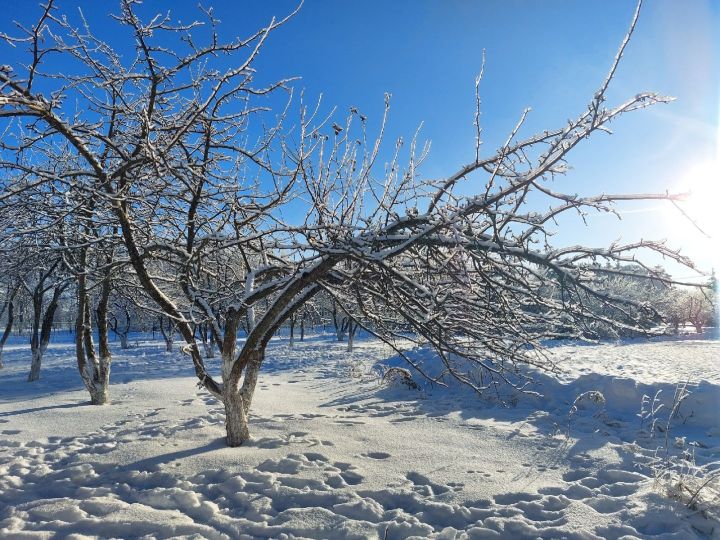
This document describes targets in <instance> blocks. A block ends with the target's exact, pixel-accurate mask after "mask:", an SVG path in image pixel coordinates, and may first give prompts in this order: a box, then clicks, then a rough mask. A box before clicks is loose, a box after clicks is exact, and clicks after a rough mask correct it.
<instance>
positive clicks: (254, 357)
mask: <svg viewBox="0 0 720 540" xmlns="http://www.w3.org/2000/svg"><path fill="white" fill-rule="evenodd" d="M243 356H244V357H241V358H240V359H239V360H238V361H239V362H241V363H246V367H245V370H244V378H243V382H242V385H240V381H239V380H233V379H232V378H230V377H229V378H228V380H227V381H224V383H225V384H223V402H224V405H225V431H226V441H227V445H228V446H230V447H236V446H240V445H242V444H243V443H244V442H245V441H247V440H248V439H250V425H249V413H250V405H252V399H253V395H254V394H255V387H256V386H257V380H258V374H259V373H260V366H261V364H262V361H263V357H264V356H265V352H264V350H263V351H258V350H253V351H248V352H245V353H243ZM223 376H225V373H224V372H223Z"/></svg>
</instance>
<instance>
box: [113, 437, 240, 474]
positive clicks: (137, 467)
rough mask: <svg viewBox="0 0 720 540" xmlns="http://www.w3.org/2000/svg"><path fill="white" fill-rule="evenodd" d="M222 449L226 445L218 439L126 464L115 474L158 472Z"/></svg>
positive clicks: (222, 440) (221, 439)
mask: <svg viewBox="0 0 720 540" xmlns="http://www.w3.org/2000/svg"><path fill="white" fill-rule="evenodd" d="M224 448H227V445H226V444H225V439H224V438H223V437H219V438H217V439H214V440H212V441H210V442H208V443H207V444H204V445H202V446H197V447H194V448H186V449H185V450H176V451H174V452H168V453H167V454H160V455H157V456H151V457H149V458H145V459H141V460H138V461H135V462H133V463H128V464H127V465H123V466H121V467H117V468H116V469H115V472H121V473H123V472H136V471H137V472H140V471H146V472H158V471H160V467H161V466H162V465H167V464H169V463H172V462H173V461H177V460H180V459H185V458H188V457H193V456H199V455H201V454H206V453H208V452H213V451H215V450H222V449H224Z"/></svg>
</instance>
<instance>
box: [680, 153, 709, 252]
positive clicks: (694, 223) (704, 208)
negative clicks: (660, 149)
mask: <svg viewBox="0 0 720 540" xmlns="http://www.w3.org/2000/svg"><path fill="white" fill-rule="evenodd" d="M678 191H679V192H680V193H684V194H685V196H684V197H683V199H682V200H681V201H678V202H677V206H678V208H679V209H680V211H678V210H676V211H675V213H676V214H678V215H679V218H678V225H679V226H681V228H682V229H683V230H685V229H687V228H688V226H689V227H690V228H693V229H695V234H702V235H704V236H706V237H710V238H711V239H713V240H715V241H717V240H718V233H719V232H720V231H719V230H718V224H719V223H720V216H719V215H718V214H719V212H720V208H718V204H719V203H720V163H718V162H706V163H703V164H700V165H697V166H695V167H693V168H692V169H690V170H689V171H688V173H687V175H686V176H685V178H684V179H683V181H682V183H681V184H680V185H679V189H678ZM683 214H684V215H683ZM698 229H700V231H702V232H700V231H698Z"/></svg>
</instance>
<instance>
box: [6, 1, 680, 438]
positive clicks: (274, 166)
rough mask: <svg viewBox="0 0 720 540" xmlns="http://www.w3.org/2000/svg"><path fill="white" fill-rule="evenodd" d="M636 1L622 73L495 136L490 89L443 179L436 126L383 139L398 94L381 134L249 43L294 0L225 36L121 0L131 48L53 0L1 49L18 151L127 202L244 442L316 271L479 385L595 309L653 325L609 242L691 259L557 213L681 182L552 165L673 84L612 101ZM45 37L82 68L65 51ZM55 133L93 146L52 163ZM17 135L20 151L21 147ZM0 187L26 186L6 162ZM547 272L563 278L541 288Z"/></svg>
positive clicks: (628, 254)
mask: <svg viewBox="0 0 720 540" xmlns="http://www.w3.org/2000/svg"><path fill="white" fill-rule="evenodd" d="M638 12H639V6H638V11H637V12H636V14H635V17H634V19H633V22H632V25H631V28H630V31H629V32H628V34H627V36H626V38H625V39H624V41H623V43H622V45H621V47H620V50H619V52H618V54H617V55H616V57H615V59H614V61H613V62H612V64H611V68H610V71H609V73H608V75H607V77H606V78H605V79H604V80H603V81H602V82H601V84H600V86H599V87H598V89H597V91H596V92H595V93H594V94H593V96H592V97H591V99H590V100H589V103H588V105H587V107H585V108H584V109H583V110H581V111H580V112H579V114H577V115H576V116H575V117H574V118H572V119H570V120H568V121H565V122H561V125H560V126H559V127H557V128H554V129H550V130H546V131H541V132H539V133H537V134H535V135H531V136H522V137H521V136H520V133H521V130H522V129H523V125H524V122H525V119H526V117H527V115H528V113H529V111H525V112H524V113H523V114H522V115H521V117H520V120H519V121H518V122H517V125H516V126H515V128H514V129H512V130H511V131H510V133H509V135H508V136H507V138H506V140H505V143H504V144H503V145H502V146H500V148H498V149H497V150H495V151H493V152H487V153H485V152H481V150H482V146H481V136H482V130H481V126H480V123H479V118H480V115H479V111H478V112H477V114H476V115H475V122H476V127H477V140H476V149H475V152H474V154H473V155H471V156H469V160H468V162H467V163H466V164H464V165H460V166H458V167H457V169H456V170H455V171H454V172H451V173H450V174H448V175H447V176H445V177H444V178H439V179H438V178H432V179H427V178H425V177H423V175H422V173H421V165H422V163H423V161H424V159H425V157H426V156H427V150H428V148H427V146H422V147H418V142H417V135H416V136H415V137H413V138H412V139H411V141H410V143H409V144H407V145H406V144H404V143H403V141H402V140H399V141H397V143H396V144H395V150H394V151H391V152H390V154H391V156H390V158H389V159H387V160H386V159H384V158H381V156H382V155H384V152H385V148H386V146H385V143H384V142H383V139H384V131H385V125H386V121H387V118H388V113H389V108H390V99H389V96H388V97H386V103H385V112H384V114H383V115H382V119H381V122H380V130H379V132H378V133H377V135H375V136H370V135H368V131H369V127H368V123H367V119H366V117H365V115H363V114H361V113H360V112H359V111H358V110H357V109H355V108H351V109H350V112H349V115H348V116H347V118H346V119H345V120H344V121H343V120H338V119H335V118H334V117H332V116H331V115H323V114H322V112H321V109H320V107H319V106H308V105H307V104H306V103H305V102H304V101H303V100H302V99H300V100H297V101H293V100H291V99H290V98H291V97H292V90H291V87H290V81H286V80H281V81H276V82H273V83H265V84H263V83H259V82H258V81H257V79H256V73H255V69H254V67H253V66H254V61H255V59H256V57H257V55H258V54H259V51H260V50H261V48H262V47H263V44H264V43H265V41H266V40H267V39H268V37H269V36H270V35H271V34H272V33H273V31H274V30H275V29H276V28H278V27H279V26H281V25H282V24H284V23H285V22H286V21H287V20H288V19H287V18H285V19H282V20H279V21H276V20H271V21H270V22H269V23H268V24H267V26H265V27H264V28H261V29H260V30H259V31H258V32H256V33H255V34H253V35H251V36H249V37H248V38H246V39H233V40H230V41H227V42H225V41H223V40H222V39H221V38H220V37H219V36H218V31H217V29H216V25H217V21H216V20H214V19H213V17H212V13H211V12H205V21H204V24H205V25H206V27H207V28H209V32H208V31H207V30H206V31H204V32H203V33H202V34H200V33H198V32H197V31H196V30H197V28H198V24H187V25H177V24H174V23H172V19H171V18H170V17H169V16H163V15H159V16H156V17H154V18H151V19H149V20H143V19H142V18H141V17H140V16H139V15H138V2H137V1H135V0H121V1H120V11H119V13H118V14H117V15H116V16H115V17H114V21H115V23H117V24H118V25H119V26H120V31H121V32H124V35H126V36H127V37H128V40H129V42H130V43H131V46H132V51H133V52H132V53H131V54H128V51H126V50H125V51H123V53H121V52H118V51H116V50H114V49H113V48H112V47H111V46H110V45H109V44H108V43H107V42H106V41H103V40H102V39H101V37H99V36H96V35H95V34H93V33H92V31H91V29H90V28H88V27H87V25H85V24H84V21H79V22H78V26H77V27H76V26H74V25H73V23H72V22H71V20H70V19H66V18H63V17H61V16H59V14H58V13H57V12H56V9H55V5H54V2H53V1H52V0H49V1H48V3H47V4H46V7H44V8H43V12H42V15H41V17H40V19H39V21H38V22H37V23H36V24H34V25H32V26H28V30H27V31H26V32H25V33H24V34H22V35H19V36H17V37H12V36H4V39H5V41H6V42H8V43H10V44H11V45H14V46H24V47H27V48H28V49H29V56H28V62H27V64H26V65H17V66H3V67H2V69H0V118H3V119H5V121H6V122H7V123H8V126H7V127H6V130H5V133H6V134H8V135H6V137H5V138H4V139H3V141H2V143H0V151H2V153H3V156H5V157H4V159H3V161H2V169H3V170H4V171H5V174H6V175H7V176H8V177H11V176H12V175H25V176H26V177H27V180H26V182H30V183H47V182H60V183H63V184H66V185H71V186H73V188H74V189H77V190H80V191H82V192H84V193H87V194H89V196H91V197H92V198H93V200H94V209H95V210H93V211H97V212H99V213H100V214H101V215H103V216H105V215H106V213H107V215H112V220H113V222H114V223H115V224H116V226H117V227H118V231H119V234H120V236H121V238H122V242H123V246H124V249H125V250H126V252H127V258H128V261H129V264H130V265H131V267H132V269H133V270H134V273H135V275H136V279H137V280H138V282H139V283H140V285H141V286H142V288H143V290H144V292H145V294H146V295H147V296H148V297H149V298H150V299H151V300H152V301H153V302H154V303H155V304H156V307H157V309H158V310H159V311H160V312H162V313H163V315H164V317H165V318H166V319H167V320H169V321H172V323H173V324H174V325H175V326H176V328H177V331H178V333H179V334H180V335H181V337H182V339H183V340H184V341H185V344H186V345H185V347H184V351H185V352H187V354H189V355H190V357H191V359H192V362H193V365H194V368H195V372H196V374H197V377H198V379H199V381H200V384H201V385H202V386H204V387H205V388H206V389H207V390H208V391H209V392H210V393H211V394H212V395H214V396H215V397H217V398H218V399H219V400H220V401H221V402H222V403H223V404H224V407H225V414H226V428H227V442H228V444H229V445H230V446H237V445H240V444H242V443H243V442H244V441H246V440H247V439H248V437H249V428H248V415H249V411H250V405H251V403H252V399H253V394H254V391H255V386H256V383H257V380H258V374H259V372H260V370H261V368H262V365H263V361H264V359H265V350H266V347H267V345H268V342H269V340H270V338H271V337H272V336H273V334H274V333H275V332H276V331H277V330H278V329H279V328H280V327H281V326H282V325H284V324H286V323H287V321H288V320H289V319H290V318H292V317H293V316H295V314H297V313H299V312H300V311H301V310H302V309H303V307H304V306H306V305H307V304H308V302H310V301H311V300H312V299H313V298H314V297H316V296H317V295H318V294H320V293H321V292H322V293H326V294H328V295H330V296H331V297H332V298H333V299H334V300H335V301H336V302H338V303H339V304H340V305H342V306H343V308H342V309H343V310H344V311H345V313H347V314H348V315H349V316H351V317H352V319H353V320H354V321H356V322H357V323H358V324H360V325H362V326H364V327H365V328H366V329H367V330H368V331H370V332H372V333H373V334H375V335H377V336H378V337H380V338H381V339H383V340H385V341H386V342H387V343H389V344H391V345H393V346H395V347H396V348H398V349H399V340H400V339H417V340H422V341H423V342H426V343H429V344H430V345H432V346H433V347H434V348H435V350H436V351H437V353H438V355H439V358H440V360H439V361H441V362H443V363H444V364H445V366H446V368H447V370H446V371H447V372H448V373H449V374H450V375H452V376H454V377H456V378H457V379H458V380H460V381H462V382H464V383H466V384H468V385H470V386H472V387H473V388H475V389H476V390H477V391H479V392H482V391H484V389H485V388H487V387H488V386H489V385H491V384H494V383H496V382H498V381H499V380H507V381H508V382H512V381H509V379H508V377H507V376H506V374H507V373H508V372H510V371H514V370H515V369H516V366H517V365H518V364H521V363H533V364H539V365H543V364H544V362H545V360H544V357H543V355H542V349H541V348H539V347H537V345H539V340H540V339H542V338H544V337H548V336H557V335H564V336H568V337H570V336H578V335H582V332H583V329H584V328H585V327H586V326H587V325H588V324H589V323H591V322H594V323H602V324H604V325H607V326H608V327H611V328H616V329H636V330H642V329H643V327H644V324H645V321H646V317H644V316H643V317H639V316H638V313H640V311H639V310H647V309H652V308H651V307H650V308H647V307H645V306H639V305H638V304H637V302H635V301H634V300H632V299H627V298H623V297H621V296H617V295H615V294H613V293H612V291H607V290H605V289H604V288H603V287H602V286H601V284H602V282H603V280H605V279H606V276H607V275H608V274H612V273H613V272H614V271H613V270H612V268H607V267H606V266H605V265H604V264H596V263H598V262H600V263H602V262H603V261H610V262H613V263H614V262H620V263H630V262H632V263H633V264H640V263H639V262H638V261H637V260H636V258H635V253H636V252H637V251H638V250H640V249H645V250H652V251H655V252H658V253H661V254H662V255H664V256H666V257H669V258H672V259H675V260H677V261H679V262H680V263H682V264H686V265H691V263H690V261H688V260H687V259H685V258H683V257H681V256H680V255H678V254H677V253H676V252H674V251H672V250H671V249H669V248H667V247H666V246H665V245H664V244H663V243H659V242H652V241H640V242H635V243H631V244H625V245H620V244H613V245H611V246H609V247H607V248H592V247H587V246H571V247H565V248H558V247H553V246H552V245H551V244H550V229H551V228H552V224H553V222H554V220H555V219H556V218H557V217H558V216H559V215H561V214H566V213H568V214H570V213H576V214H581V215H583V214H586V213H588V212H613V211H614V210H613V204H614V203H616V202H618V201H627V200H641V199H664V198H669V196H668V195H666V194H661V195H653V194H600V195H594V196H579V195H575V194H568V193H562V192H558V191H555V190H554V189H553V187H552V184H551V180H552V179H553V178H554V177H556V176H558V175H563V174H565V173H566V172H567V166H566V158H567V157H568V154H569V153H570V152H571V151H572V149H573V148H574V147H575V146H577V145H578V144H580V143H581V142H582V141H584V140H586V139H587V138H588V137H590V136H591V135H593V134H594V133H596V132H600V131H609V130H608V124H610V122H612V121H613V120H614V119H616V118H617V117H619V116H620V115H623V114H626V113H629V112H632V111H635V110H638V109H643V108H645V107H648V106H651V105H654V104H657V103H666V102H668V101H670V98H666V97H664V96H661V95H658V94H655V93H639V94H636V95H634V96H632V97H630V98H629V99H628V100H626V101H624V102H621V103H619V104H617V105H613V106H609V105H608V104H607V102H606V91H607V89H608V86H609V85H610V83H611V81H612V79H613V76H614V74H615V71H616V69H617V67H618V64H619V62H620V58H621V57H622V54H623V51H624V50H625V47H626V46H627V43H628V40H629V38H630V35H631V34H632V31H633V29H634V27H635V23H636V20H637V16H638ZM50 54H52V55H53V57H57V56H59V55H62V56H64V57H65V58H66V61H67V62H68V65H71V66H72V69H68V68H64V69H63V72H57V70H53V64H51V63H50V62H49V61H46V59H47V58H48V55H50ZM70 74H71V75H70ZM38 81H42V84H39V83H38ZM282 96H287V100H286V101H285V102H284V100H283V99H281V98H282ZM478 103H479V100H478ZM278 104H281V105H280V108H279V109H277V108H276V109H275V110H272V107H273V106H274V107H277V106H278ZM58 148H63V149H64V148H67V152H70V154H71V155H72V157H73V159H74V160H75V161H76V162H77V167H75V168H66V169H64V170H59V171H58V170H53V171H52V174H50V173H49V172H48V171H49V170H50V166H49V164H50V163H55V162H56V161H57V159H58V157H60V156H57V155H56V154H57V152H58ZM8 153H10V154H18V153H20V154H22V155H23V156H24V157H25V159H23V160H21V162H22V163H23V164H24V165H23V166H22V167H20V166H17V165H15V163H17V160H16V159H15V157H16V156H15V155H13V156H12V159H11V158H10V157H8ZM65 161H67V159H66V160H65ZM468 186H480V187H479V188H469V187H468ZM469 189H473V194H472V195H466V193H468V190H469ZM3 190H4V193H9V194H11V195H12V194H15V191H16V188H15V187H14V184H13V183H12V182H11V181H8V182H5V183H4V184H3ZM2 196H3V197H6V196H9V195H5V194H3V195H2ZM531 200H532V202H531ZM303 201H304V203H303V204H301V208H302V210H301V211H304V216H302V217H301V218H299V219H293V220H292V221H288V220H286V219H285V218H284V216H286V215H287V214H286V213H285V212H284V210H285V209H286V208H289V207H290V205H292V204H294V205H295V206H294V207H293V208H294V209H295V211H294V212H293V214H295V213H297V208H298V204H299V203H302V202H303ZM538 208H544V209H545V210H542V211H538V210H537V209H538ZM103 219H104V218H103ZM642 268H643V272H642V276H644V277H648V276H652V275H653V270H652V269H650V268H645V267H642ZM549 289H552V290H554V291H556V292H557V294H555V295H550V296H548V295H545V294H543V291H544V290H549ZM197 324H207V325H209V326H210V330H211V334H212V336H213V339H214V341H215V344H216V346H217V348H218V350H219V351H220V354H221V373H220V377H219V378H216V377H215V376H213V374H211V373H210V372H209V370H208V368H207V367H206V365H205V363H204V360H203V356H202V354H201V352H200V346H199V343H198V339H197V338H196V332H195V329H196V325H197ZM242 327H245V329H246V331H247V336H246V339H245V341H244V342H242V343H241V344H240V345H238V341H237V335H238V332H239V330H240V329H241V328H242ZM458 358H460V359H463V360H464V362H457V361H456V359H458ZM468 365H471V366H473V367H472V369H473V373H477V372H479V373H480V374H481V377H480V379H479V380H478V379H477V378H475V377H470V376H469V375H468V371H467V369H466V366H468ZM463 366H465V367H463ZM513 384H515V383H513Z"/></svg>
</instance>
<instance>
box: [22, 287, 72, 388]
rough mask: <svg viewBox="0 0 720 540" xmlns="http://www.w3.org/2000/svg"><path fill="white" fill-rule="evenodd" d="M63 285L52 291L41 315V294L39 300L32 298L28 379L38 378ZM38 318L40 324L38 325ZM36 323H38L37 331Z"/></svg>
mask: <svg viewBox="0 0 720 540" xmlns="http://www.w3.org/2000/svg"><path fill="white" fill-rule="evenodd" d="M64 289H65V287H63V286H60V285H57V286H56V287H55V290H54V291H53V296H52V299H51V300H50V304H48V307H47V309H46V310H45V315H44V316H42V296H43V295H40V297H39V299H40V301H39V302H37V300H36V299H35V298H34V299H33V308H34V311H35V313H34V321H33V336H32V340H31V342H30V350H31V352H32V361H31V363H30V375H28V381H29V382H32V381H37V380H38V379H39V378H40V366H41V365H42V357H43V355H44V354H45V351H46V350H47V346H48V343H50V335H51V333H52V325H53V321H54V320H55V312H56V311H57V307H58V303H59V301H60V295H61V294H62V292H63V290H64ZM40 319H42V324H41V325H40ZM38 325H40V328H39V332H38Z"/></svg>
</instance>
